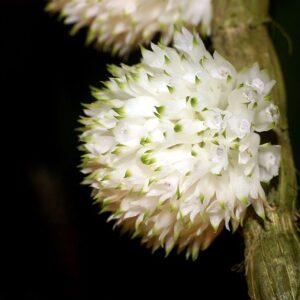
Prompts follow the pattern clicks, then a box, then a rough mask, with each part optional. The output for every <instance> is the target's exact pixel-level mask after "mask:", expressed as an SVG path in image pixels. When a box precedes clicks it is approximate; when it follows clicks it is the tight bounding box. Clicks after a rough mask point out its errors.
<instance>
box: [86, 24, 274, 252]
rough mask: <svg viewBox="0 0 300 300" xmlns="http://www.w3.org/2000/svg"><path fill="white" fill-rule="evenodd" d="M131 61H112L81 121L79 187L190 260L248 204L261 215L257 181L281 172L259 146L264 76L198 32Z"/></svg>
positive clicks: (121, 221) (267, 102)
mask: <svg viewBox="0 0 300 300" xmlns="http://www.w3.org/2000/svg"><path fill="white" fill-rule="evenodd" d="M151 48H152V50H145V49H143V50H142V56H143V58H142V61H141V63H140V64H138V65H135V66H132V67H130V66H126V65H122V66H121V67H116V66H111V67H110V71H111V73H112V75H113V77H112V78H111V79H110V80H109V81H108V82H106V83H105V85H106V88H104V89H100V90H97V89H95V90H94V91H93V94H94V96H95V98H96V99H97V100H96V101H95V102H94V103H92V104H89V105H86V109H85V115H86V116H85V117H83V118H82V119H81V122H82V123H83V125H84V127H83V132H82V134H81V141H82V149H83V150H84V151H85V154H84V155H83V163H82V170H83V172H84V173H85V174H87V177H86V179H85V181H84V182H85V183H86V184H89V185H91V186H92V188H93V196H94V198H95V199H96V201H97V202H100V203H101V204H102V205H103V209H104V210H105V211H109V212H111V215H110V217H109V219H112V220H115V221H116V224H117V225H122V226H123V227H124V228H125V229H127V230H130V231H131V232H134V235H138V236H141V237H142V241H143V242H145V243H146V244H148V245H149V246H150V247H152V248H153V249H154V250H155V249H157V248H158V247H159V246H162V247H164V248H165V249H166V252H167V253H169V251H170V250H171V249H172V248H173V247H174V246H175V245H177V246H178V249H179V250H182V249H186V253H187V256H189V255H191V256H192V257H193V258H196V257H197V255H198V252H199V250H200V249H205V248H206V247H207V246H208V245H209V244H210V243H211V241H212V240H213V239H214V238H215V236H216V235H217V234H218V232H219V231H220V230H221V229H222V227H223V226H224V225H225V227H226V228H227V229H229V228H230V226H231V227H232V228H233V229H235V228H236V227H237V226H238V225H239V224H240V223H241V222H242V221H243V218H244V215H245V212H246V209H247V207H248V206H250V205H252V206H253V207H254V209H255V211H256V212H257V214H258V215H259V216H261V217H264V202H265V193H264V190H263V188H262V185H261V182H268V181H270V180H271V179H272V178H273V177H274V176H276V175H278V168H279V161H280V147H279V146H277V145H275V146H274V145H270V144H262V145H261V143H260V135H259V133H260V132H262V131H267V130H270V129H271V128H273V127H274V126H275V125H276V122H277V120H278V109H277V107H276V106H275V105H274V104H273V103H272V102H271V99H270V91H271V89H272V86H273V85H274V81H273V80H270V79H269V78H268V76H267V75H266V74H265V72H264V71H261V70H260V69H259V67H258V65H257V64H254V65H253V67H251V68H250V69H247V70H245V71H242V72H237V71H236V70H235V68H234V67H233V66H232V65H231V64H230V63H229V62H228V61H226V60H225V59H224V58H223V57H221V56H220V55H219V54H218V53H216V52H215V53H214V55H213V56H212V55H211V54H210V53H209V52H208V51H207V50H206V49H205V47H204V45H203V43H202V41H201V40H200V38H199V37H198V36H195V35H192V34H191V33H189V32H188V31H187V30H185V29H183V30H182V32H177V33H176V34H175V43H174V48H169V47H166V46H163V45H159V46H157V45H154V44H152V45H151Z"/></svg>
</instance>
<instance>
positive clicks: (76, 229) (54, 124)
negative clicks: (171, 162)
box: [0, 0, 300, 300]
mask: <svg viewBox="0 0 300 300" xmlns="http://www.w3.org/2000/svg"><path fill="white" fill-rule="evenodd" d="M271 3H272V5H271V15H272V17H273V18H274V20H276V22H277V23H278V24H280V25H281V26H282V27H283V28H284V29H285V31H286V32H287V33H288V35H289V37H290V38H291V40H292V43H293V52H292V54H289V51H288V43H287V40H286V39H285V38H284V37H283V35H282V33H280V30H278V28H276V26H274V25H270V32H271V35H272V37H273V39H274V42H275V46H276V48H277V50H278V52H279V57H280V60H281V62H282V67H283V72H284V76H285V80H286V86H287V93H288V101H289V109H288V114H289V122H290V135H291V140H292V144H293V148H294V153H295V157H296V165H297V166H298V167H299V165H300V161H299V157H300V156H299V155H298V153H299V151H300V143H299V140H298V139H299V129H300V118H299V113H300V105H299V100H300V98H299V94H300V92H299V84H300V81H299V72H300V62H299V57H298V55H299V53H300V48H299V41H300V39H299V38H300V34H299V30H298V29H297V28H298V25H299V24H298V21H299V11H300V3H299V1H292V0H287V1H280V0H277V1H271ZM0 4H1V6H0V15H1V24H0V25H1V32H2V34H1V41H2V42H1V44H2V46H1V53H2V55H1V77H2V79H1V82H2V86H3V87H2V88H1V90H2V93H1V107H2V108H1V125H2V126H1V129H2V130H1V138H2V143H1V148H2V151H3V154H2V156H1V157H2V164H1V166H2V176H1V177H4V178H5V179H4V180H2V184H3V188H2V197H1V203H2V209H1V211H0V213H1V223H3V224H1V252H2V251H3V254H1V260H0V263H1V266H0V272H1V278H2V279H1V280H0V282H1V283H0V299H15V297H16V296H17V295H18V296H19V298H20V299H59V298H62V299H115V298H120V299H127V298H129V299H144V298H148V297H157V298H158V299H163V298H165V299H172V298H175V297H176V298H178V297H179V296H181V295H182V298H184V299H204V300H205V299H239V300H244V299H248V297H247V288H246V284H245V281H244V277H243V272H244V270H243V265H242V261H243V241H242V239H241V237H240V235H239V233H236V234H231V233H229V232H224V233H223V234H222V235H221V236H220V237H219V238H218V239H217V240H216V241H215V242H214V243H213V245H212V246H211V247H210V248H209V249H208V250H207V251H205V252H203V253H201V254H200V257H199V259H198V260H197V261H196V262H191V261H186V260H185V258H184V255H179V256H178V255H176V254H174V253H172V254H171V255H170V257H168V258H167V259H165V258H164V253H163V251H158V252H157V253H155V254H154V255H152V254H151V252H150V251H149V250H147V249H145V248H144V247H141V246H140V245H139V241H138V240H130V239H129V238H128V237H127V236H121V235H120V234H119V232H118V231H117V230H116V231H113V230H112V224H107V223H106V217H107V216H106V215H100V216H99V215H98V207H96V206H93V205H92V202H91V199H90V189H89V188H88V187H86V186H82V185H80V181H81V180H82V175H81V174H80V172H79V170H78V168H77V167H76V166H77V165H78V164H79V162H80V153H79V152H78V151H77V146H78V140H77V133H76V131H75V129H76V128H77V127H78V125H79V124H78V123H77V119H78V116H79V114H81V105H80V103H82V102H90V101H91V96H90V92H89V86H90V85H94V86H99V82H100V81H101V80H105V78H106V77H107V75H108V74H107V72H106V64H107V63H119V62H120V60H118V59H116V58H115V59H114V58H112V57H111V56H110V55H108V54H107V55H106V54H103V53H99V52H97V51H96V50H94V49H93V48H92V47H85V46H84V41H85V32H84V31H82V32H80V34H78V35H76V36H75V37H71V36H69V34H68V32H69V30H70V28H68V27H66V26H65V25H63V24H62V22H58V21H57V16H49V15H47V14H46V13H45V12H44V10H43V9H44V5H45V2H44V1H34V0H27V1H26V0H24V1H22V0H19V1H17V0H13V1H8V0H7V1H5V0H1V1H0ZM137 61H138V54H136V55H133V56H131V58H130V60H129V62H128V63H130V64H131V63H134V62H137ZM4 66H6V67H4ZM5 92H6V93H5ZM4 95H5V96H4Z"/></svg>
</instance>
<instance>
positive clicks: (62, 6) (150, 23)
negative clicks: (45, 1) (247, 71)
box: [48, 0, 212, 56]
mask: <svg viewBox="0 0 300 300" xmlns="http://www.w3.org/2000/svg"><path fill="white" fill-rule="evenodd" d="M48 10H49V11H54V12H55V11H61V14H62V16H63V17H64V18H65V23H66V24H75V25H74V32H76V31H77V30H78V29H79V28H81V27H84V26H88V27H89V33H88V42H92V41H94V42H96V44H97V45H99V46H101V47H102V48H103V49H104V50H109V51H112V52H113V53H119V54H120V55H121V56H122V55H126V54H128V53H129V52H130V51H131V50H132V49H133V48H136V47H137V46H138V45H139V44H141V43H143V44H144V43H148V42H150V41H151V39H152V38H153V37H154V36H155V34H157V33H160V34H161V37H162V39H163V41H164V43H169V42H170V41H171V39H172V37H173V33H174V25H175V26H176V25H178V26H182V25H183V26H185V27H187V28H192V27H196V26H198V25H199V24H200V23H201V24H202V25H201V28H202V31H203V32H205V33H207V34H209V33H210V21H211V15H212V12H211V11H212V8H211V0H51V2H50V4H49V5H48Z"/></svg>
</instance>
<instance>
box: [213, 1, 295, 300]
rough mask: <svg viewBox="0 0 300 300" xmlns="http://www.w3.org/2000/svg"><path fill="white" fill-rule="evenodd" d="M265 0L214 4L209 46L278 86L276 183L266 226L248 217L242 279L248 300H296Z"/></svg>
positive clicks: (282, 134)
mask: <svg viewBox="0 0 300 300" xmlns="http://www.w3.org/2000/svg"><path fill="white" fill-rule="evenodd" d="M268 8H269V1H268V0H214V19H213V35H212V40H213V46H214V49H216V50H217V51H218V52H219V53H220V54H222V55H223V56H225V57H226V58H227V59H228V60H230V61H231V63H233V64H234V65H235V67H236V68H237V69H241V68H244V67H247V66H251V65H252V64H253V63H254V62H258V63H259V65H260V67H262V68H264V69H267V70H268V73H269V75H270V77H271V78H275V79H276V81H277V84H276V85H275V87H274V88H273V94H272V96H273V101H274V102H275V103H276V104H277V105H278V106H279V109H280V112H281V121H280V123H279V126H278V128H277V129H276V130H275V133H276V137H277V140H278V143H279V144H280V145H281V147H282V161H281V171H280V176H279V181H278V183H277V184H273V186H271V187H270V188H269V193H268V202H269V204H270V208H267V220H266V221H265V222H264V223H262V222H260V220H259V219H258V218H257V217H256V216H255V215H254V214H253V213H249V216H248V218H247V219H246V220H245V224H244V227H243V235H244V239H245V257H246V259H245V263H246V277H247V282H248V288H249V295H250V297H251V299H256V300H273V299H274V300H275V299H276V300H292V299H293V300H299V299H300V241H299V237H298V236H297V231H296V226H295V215H296V211H295V210H296V199H297V182H296V172H295V166H294V162H293V155H292V149H291V145H290V141H289V136H288V122H287V116H286V95H285V88H284V81H283V77H282V72H281V68H280V64H279V61H278V58H277V55H276V52H275V50H274V47H273V44H272V41H271V39H270V37H269V34H268V31H267V28H266V23H267V22H268V21H269V20H270V18H269V16H268Z"/></svg>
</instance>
